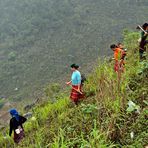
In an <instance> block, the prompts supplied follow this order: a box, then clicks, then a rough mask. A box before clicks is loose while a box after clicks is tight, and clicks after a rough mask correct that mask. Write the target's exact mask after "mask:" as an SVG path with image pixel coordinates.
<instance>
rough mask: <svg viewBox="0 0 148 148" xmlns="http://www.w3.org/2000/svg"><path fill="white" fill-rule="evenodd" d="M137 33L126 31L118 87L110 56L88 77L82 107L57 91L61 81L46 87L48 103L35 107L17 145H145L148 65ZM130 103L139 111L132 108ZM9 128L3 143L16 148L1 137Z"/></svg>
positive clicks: (137, 147) (81, 147)
mask: <svg viewBox="0 0 148 148" xmlns="http://www.w3.org/2000/svg"><path fill="white" fill-rule="evenodd" d="M138 37H139V35H138V34H137V33H135V32H128V31H125V32H124V43H125V46H126V47H127V48H128V56H127V61H126V71H125V73H124V75H122V80H121V83H120V85H118V84H119V82H118V81H117V77H116V74H115V73H114V71H113V68H112V67H113V62H108V59H106V60H105V61H104V62H103V63H102V61H101V63H102V64H100V61H98V65H96V69H95V70H94V71H93V72H92V73H91V74H90V76H89V77H88V79H87V82H86V83H85V86H84V90H85V92H86V99H84V100H82V101H81V103H80V104H79V105H78V106H74V105H73V104H71V103H70V101H69V98H68V94H67V90H65V91H64V92H63V91H62V92H59V87H58V85H55V86H54V87H52V89H46V91H45V92H46V97H47V98H46V99H48V101H47V100H46V99H45V98H42V99H41V100H40V103H38V105H37V106H36V107H35V108H33V109H32V112H33V116H34V117H33V118H31V119H29V120H28V121H27V122H26V123H25V131H26V138H25V139H24V141H23V142H22V143H21V144H20V145H19V146H15V147H24V148H25V147H29V148H33V147H46V148H48V147H49V148H68V147H71V148H112V147H115V148H118V147H119V148H120V147H123V148H124V147H125V148H143V147H144V146H145V145H146V144H147V141H148V132H147V122H148V120H147V119H148V116H147V115H148V114H147V113H148V110H147V105H148V102H147V100H146V99H147V94H148V90H147V86H148V63H147V61H143V62H139V61H138V50H137V39H138ZM51 92H54V94H53V93H51ZM53 98H56V99H53ZM50 100H52V102H51V101H50ZM128 101H133V102H134V103H135V104H136V106H138V110H136V108H132V109H129V107H128V105H127V103H128ZM137 111H138V112H137ZM6 131H7V130H6ZM6 131H3V132H2V134H1V137H0V147H9V148H10V147H14V144H13V142H12V140H11V139H10V138H9V137H8V136H6V137H5V138H4V137H3V136H4V135H5V132H6ZM131 133H132V135H133V136H131Z"/></svg>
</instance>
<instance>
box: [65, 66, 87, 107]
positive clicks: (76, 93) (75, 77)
mask: <svg viewBox="0 0 148 148" xmlns="http://www.w3.org/2000/svg"><path fill="white" fill-rule="evenodd" d="M78 68H79V66H78V65H76V64H72V65H71V70H72V76H71V80H70V81H69V82H66V84H67V85H72V90H71V95H70V98H71V100H72V101H73V102H74V103H75V104H76V105H78V102H79V99H81V98H83V97H84V96H83V93H82V91H81V73H80V72H79V71H78Z"/></svg>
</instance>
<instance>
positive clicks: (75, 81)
mask: <svg viewBox="0 0 148 148" xmlns="http://www.w3.org/2000/svg"><path fill="white" fill-rule="evenodd" d="M71 81H72V85H79V84H81V74H80V72H79V71H78V70H76V71H74V72H73V73H72V76H71Z"/></svg>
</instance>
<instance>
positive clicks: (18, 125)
mask: <svg viewBox="0 0 148 148" xmlns="http://www.w3.org/2000/svg"><path fill="white" fill-rule="evenodd" d="M9 112H10V115H11V116H12V118H11V119H10V130H9V136H11V134H12V131H14V138H13V139H14V142H15V143H19V142H20V141H21V140H22V139H23V138H24V137H25V134H24V129H23V126H22V124H23V123H24V122H25V121H26V120H27V119H26V118H24V117H23V116H20V115H19V114H18V112H17V110H16V109H11V110H10V111H9Z"/></svg>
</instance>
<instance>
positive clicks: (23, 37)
mask: <svg viewBox="0 0 148 148" xmlns="http://www.w3.org/2000/svg"><path fill="white" fill-rule="evenodd" d="M147 14H148V4H147V2H146V0H142V1H135V0H130V1H129V0H124V1H123V0H112V1H108V0H62V1H59V0H25V1H19V0H13V1H12V0H3V1H2V0H1V1H0V20H1V21H0V65H1V66H0V98H1V97H4V98H10V99H11V100H15V101H16V100H20V99H28V98H29V99H30V98H33V97H32V96H33V95H31V94H33V92H34V91H37V90H40V89H41V88H42V87H43V86H44V85H47V84H48V83H50V82H53V81H58V80H63V78H64V77H65V74H66V73H68V67H69V65H70V64H71V63H73V62H76V63H79V64H80V65H81V66H82V67H83V69H84V70H85V71H87V70H90V69H91V68H90V67H91V66H90V65H94V63H95V62H96V59H97V58H98V56H102V55H103V56H104V55H109V54H110V53H111V52H110V51H109V50H108V44H110V42H113V41H115V40H117V39H118V40H119V37H120V36H121V30H122V29H123V28H127V27H128V28H129V27H131V28H133V26H136V25H137V24H141V22H142V23H143V22H145V21H146V20H147ZM100 49H102V50H100ZM90 53H91V54H90Z"/></svg>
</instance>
